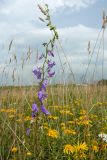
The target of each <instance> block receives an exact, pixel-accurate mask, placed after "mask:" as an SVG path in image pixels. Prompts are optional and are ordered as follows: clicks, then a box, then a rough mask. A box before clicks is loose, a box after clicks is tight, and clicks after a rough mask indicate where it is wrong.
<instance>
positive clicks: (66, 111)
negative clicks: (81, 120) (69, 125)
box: [59, 109, 73, 116]
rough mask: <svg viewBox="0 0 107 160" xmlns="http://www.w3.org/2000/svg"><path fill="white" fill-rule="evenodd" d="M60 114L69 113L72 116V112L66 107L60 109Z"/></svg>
mask: <svg viewBox="0 0 107 160" xmlns="http://www.w3.org/2000/svg"><path fill="white" fill-rule="evenodd" d="M59 112H60V113H61V114H66V115H70V116H72V115H73V113H71V111H69V110H67V109H63V110H61V111H59Z"/></svg>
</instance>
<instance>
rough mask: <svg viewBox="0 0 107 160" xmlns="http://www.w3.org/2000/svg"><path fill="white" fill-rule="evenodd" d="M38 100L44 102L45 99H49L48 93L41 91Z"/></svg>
mask: <svg viewBox="0 0 107 160" xmlns="http://www.w3.org/2000/svg"><path fill="white" fill-rule="evenodd" d="M38 98H39V100H40V101H41V102H42V101H43V100H44V99H45V98H47V94H46V93H43V91H41V90H40V91H39V92H38Z"/></svg>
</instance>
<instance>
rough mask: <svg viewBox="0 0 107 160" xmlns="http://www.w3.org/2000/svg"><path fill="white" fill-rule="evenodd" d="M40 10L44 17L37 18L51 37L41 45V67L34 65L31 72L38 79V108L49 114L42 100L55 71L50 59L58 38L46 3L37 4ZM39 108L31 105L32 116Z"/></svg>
mask: <svg viewBox="0 0 107 160" xmlns="http://www.w3.org/2000/svg"><path fill="white" fill-rule="evenodd" d="M38 7H39V9H40V11H41V12H42V14H43V16H44V18H39V19H40V20H41V21H42V22H45V23H46V26H48V27H49V29H50V31H51V32H52V38H51V39H50V40H49V41H48V42H45V43H43V47H44V48H45V53H44V54H43V53H42V54H41V55H40V57H39V60H43V64H42V66H41V67H36V68H35V69H33V74H34V76H35V78H36V79H38V80H39V89H38V93H37V95H38V100H39V104H40V107H39V108H40V110H41V111H42V112H43V113H44V114H45V115H49V114H50V112H49V111H48V110H47V109H46V108H45V106H44V103H43V101H44V100H45V99H46V98H47V96H48V95H47V93H46V88H47V86H48V83H49V79H50V78H52V77H53V76H54V75H55V71H52V69H53V67H54V66H55V62H54V61H52V58H53V57H54V53H53V49H54V44H55V41H56V40H57V39H58V33H57V31H56V27H55V26H53V25H52V22H51V18H50V14H49V8H48V5H47V4H45V5H44V7H41V6H40V5H38ZM38 111H39V109H38V106H37V104H36V103H34V104H33V105H32V118H35V117H36V114H37V113H38Z"/></svg>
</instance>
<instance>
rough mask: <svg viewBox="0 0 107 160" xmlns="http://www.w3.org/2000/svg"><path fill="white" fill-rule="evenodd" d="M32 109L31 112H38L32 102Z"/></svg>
mask: <svg viewBox="0 0 107 160" xmlns="http://www.w3.org/2000/svg"><path fill="white" fill-rule="evenodd" d="M32 111H33V112H36V113H37V112H38V107H37V104H35V103H34V104H33V105H32Z"/></svg>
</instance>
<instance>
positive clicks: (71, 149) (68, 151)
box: [63, 144, 74, 154]
mask: <svg viewBox="0 0 107 160" xmlns="http://www.w3.org/2000/svg"><path fill="white" fill-rule="evenodd" d="M63 152H64V153H65V154H71V153H73V152H74V147H73V146H71V145H70V144H66V145H65V146H64V150H63Z"/></svg>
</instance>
